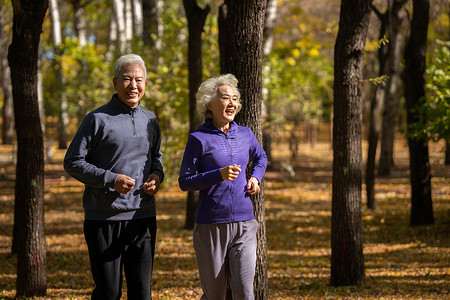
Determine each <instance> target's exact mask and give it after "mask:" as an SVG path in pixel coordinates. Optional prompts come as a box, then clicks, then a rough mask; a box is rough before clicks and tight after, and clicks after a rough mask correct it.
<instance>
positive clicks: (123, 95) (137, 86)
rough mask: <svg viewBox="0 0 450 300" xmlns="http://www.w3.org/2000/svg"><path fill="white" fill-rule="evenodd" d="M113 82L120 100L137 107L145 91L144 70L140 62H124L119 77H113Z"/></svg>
mask: <svg viewBox="0 0 450 300" xmlns="http://www.w3.org/2000/svg"><path fill="white" fill-rule="evenodd" d="M113 84H114V88H115V89H116V91H117V95H118V96H119V99H120V101H122V102H123V103H125V104H126V105H128V106H130V107H136V106H138V105H139V101H140V100H141V98H142V97H143V96H144V93H145V84H146V80H145V74H144V70H143V69H142V67H141V66H140V65H138V64H124V65H122V67H121V68H120V72H119V75H118V76H117V78H113Z"/></svg>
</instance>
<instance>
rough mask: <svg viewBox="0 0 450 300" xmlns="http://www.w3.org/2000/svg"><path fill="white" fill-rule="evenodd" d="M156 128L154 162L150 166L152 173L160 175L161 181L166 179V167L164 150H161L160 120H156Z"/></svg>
mask: <svg viewBox="0 0 450 300" xmlns="http://www.w3.org/2000/svg"><path fill="white" fill-rule="evenodd" d="M154 124H155V126H154V130H155V140H154V141H153V142H152V148H151V151H152V153H151V158H152V163H151V167H150V174H151V173H154V174H156V175H158V177H159V179H160V180H161V183H162V182H163V181H164V168H163V164H162V156H163V154H162V152H161V129H160V128H159V124H158V122H157V121H156V119H155V121H154Z"/></svg>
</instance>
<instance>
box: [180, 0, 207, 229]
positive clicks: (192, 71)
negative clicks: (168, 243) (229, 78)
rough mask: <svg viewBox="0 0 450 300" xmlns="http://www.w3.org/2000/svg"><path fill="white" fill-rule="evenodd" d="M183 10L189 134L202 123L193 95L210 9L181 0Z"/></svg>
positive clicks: (192, 207) (191, 209)
mask: <svg viewBox="0 0 450 300" xmlns="http://www.w3.org/2000/svg"><path fill="white" fill-rule="evenodd" d="M183 4H184V10H185V12H186V17H187V20H188V29H189V38H188V68H189V132H193V131H195V130H196V129H197V127H198V126H199V125H200V124H201V123H202V120H201V119H200V117H199V116H198V114H197V113H196V109H195V103H196V100H195V94H196V93H197V89H198V87H199V86H200V84H201V83H202V79H203V62H202V32H203V27H204V25H205V21H206V16H207V15H208V14H209V11H210V8H209V6H206V7H205V8H204V9H201V8H200V7H199V6H198V5H197V1H196V0H183ZM198 194H199V193H198V191H189V192H188V196H187V201H186V222H185V224H184V228H185V229H193V228H194V224H195V211H196V208H197V202H198Z"/></svg>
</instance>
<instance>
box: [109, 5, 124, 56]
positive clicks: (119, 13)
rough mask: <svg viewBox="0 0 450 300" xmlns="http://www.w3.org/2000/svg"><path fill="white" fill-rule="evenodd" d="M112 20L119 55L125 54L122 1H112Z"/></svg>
mask: <svg viewBox="0 0 450 300" xmlns="http://www.w3.org/2000/svg"><path fill="white" fill-rule="evenodd" d="M113 11H114V14H113V15H112V16H111V17H112V18H114V20H115V23H116V26H117V27H116V28H117V37H118V39H117V40H118V42H119V52H120V54H121V55H122V54H125V52H126V50H127V47H128V46H127V32H126V28H125V3H124V0H113Z"/></svg>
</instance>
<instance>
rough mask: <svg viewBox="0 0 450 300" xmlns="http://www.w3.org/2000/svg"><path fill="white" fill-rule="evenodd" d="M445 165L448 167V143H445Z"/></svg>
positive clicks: (449, 152) (449, 151)
mask: <svg viewBox="0 0 450 300" xmlns="http://www.w3.org/2000/svg"><path fill="white" fill-rule="evenodd" d="M445 164H446V165H450V142H445Z"/></svg>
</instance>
